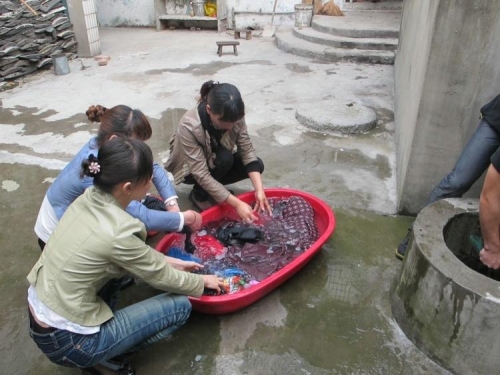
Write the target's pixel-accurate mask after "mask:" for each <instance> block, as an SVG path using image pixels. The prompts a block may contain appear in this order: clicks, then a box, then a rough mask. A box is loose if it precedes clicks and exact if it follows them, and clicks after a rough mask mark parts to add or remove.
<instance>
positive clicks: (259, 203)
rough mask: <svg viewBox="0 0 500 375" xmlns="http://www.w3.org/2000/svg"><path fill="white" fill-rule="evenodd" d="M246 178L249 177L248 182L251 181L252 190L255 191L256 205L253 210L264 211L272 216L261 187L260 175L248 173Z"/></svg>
mask: <svg viewBox="0 0 500 375" xmlns="http://www.w3.org/2000/svg"><path fill="white" fill-rule="evenodd" d="M248 177H250V181H252V185H253V188H254V189H255V201H256V203H255V207H254V208H253V210H254V211H256V212H259V211H265V212H268V213H269V215H272V210H271V206H269V202H268V200H267V197H266V193H265V192H264V187H263V185H262V175H261V174H260V173H259V172H250V173H249V174H248Z"/></svg>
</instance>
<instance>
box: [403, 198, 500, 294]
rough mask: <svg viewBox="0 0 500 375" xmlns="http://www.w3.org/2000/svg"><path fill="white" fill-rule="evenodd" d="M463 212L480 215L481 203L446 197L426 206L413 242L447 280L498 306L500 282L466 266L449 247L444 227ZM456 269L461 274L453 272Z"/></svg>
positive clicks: (420, 216) (416, 221) (414, 231)
mask: <svg viewBox="0 0 500 375" xmlns="http://www.w3.org/2000/svg"><path fill="white" fill-rule="evenodd" d="M464 213H472V214H475V213H477V214H479V200H478V199H473V198H447V199H443V200H440V201H437V202H435V203H433V204H430V205H428V206H426V207H425V208H423V209H422V211H421V212H420V213H419V215H418V216H417V218H416V220H415V223H414V225H413V233H414V241H415V242H416V243H417V244H418V246H419V249H420V253H421V254H422V256H424V257H425V258H426V260H427V261H428V263H429V265H431V266H432V267H433V268H435V269H436V271H438V272H439V273H441V274H442V275H443V276H444V277H446V278H448V279H449V280H452V281H453V283H455V284H456V285H459V286H460V287H462V288H465V289H467V290H470V291H471V292H473V293H475V294H477V295H479V296H481V297H483V298H485V299H487V300H490V301H492V302H496V303H499V302H500V282H498V281H496V280H493V279H491V278H489V277H487V276H485V275H482V274H480V273H479V272H476V271H474V270H472V269H471V268H469V267H467V266H466V265H465V264H464V263H462V262H461V261H460V260H459V259H458V257H457V256H456V255H455V254H454V253H453V251H452V250H451V249H449V248H448V246H447V245H446V242H445V239H444V228H445V226H446V225H447V224H448V222H449V221H450V220H451V219H453V218H454V217H456V216H458V215H460V214H464ZM431 218H432V220H430V219H431ZM436 239H438V241H435V240H436ZM457 269H460V272H458V273H457V272H454V271H456V270H457Z"/></svg>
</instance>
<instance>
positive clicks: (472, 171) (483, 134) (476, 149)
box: [427, 121, 500, 204]
mask: <svg viewBox="0 0 500 375" xmlns="http://www.w3.org/2000/svg"><path fill="white" fill-rule="evenodd" d="M498 147H500V134H499V133H498V132H497V131H496V130H494V129H493V128H492V127H491V126H490V125H488V123H487V122H486V121H481V122H480V123H479V126H478V128H477V130H476V131H475V133H474V135H473V136H472V138H471V139H470V140H469V142H467V144H466V145H465V147H464V148H463V150H462V152H461V153H460V156H459V157H458V160H457V163H456V164H455V168H453V170H452V171H451V173H449V174H448V175H446V176H445V177H444V178H443V179H442V180H441V182H440V183H439V184H438V185H437V186H436V187H435V188H434V189H433V190H432V192H431V194H430V196H429V200H428V202H427V204H431V203H433V202H436V201H438V200H440V199H444V198H459V197H461V196H462V195H464V194H465V193H466V192H467V191H468V190H469V189H470V188H471V186H472V185H473V184H474V182H476V181H477V180H478V179H479V177H481V175H482V174H483V173H484V171H485V170H486V169H487V168H488V166H489V165H490V158H491V156H492V155H493V154H494V153H495V151H496V150H497V148H498Z"/></svg>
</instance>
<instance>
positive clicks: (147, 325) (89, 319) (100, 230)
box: [28, 137, 223, 375]
mask: <svg viewBox="0 0 500 375" xmlns="http://www.w3.org/2000/svg"><path fill="white" fill-rule="evenodd" d="M82 167H83V170H84V175H86V176H88V177H91V178H93V180H94V184H93V186H92V187H90V188H88V189H86V190H85V192H84V193H83V194H82V195H81V196H80V197H78V198H77V199H76V200H75V201H74V202H73V203H72V204H71V205H70V206H69V208H68V209H67V210H66V212H65V214H64V216H63V217H62V218H61V220H60V221H59V223H58V225H57V226H56V228H55V230H54V232H53V234H52V235H51V236H50V238H49V240H48V242H47V245H46V247H45V250H44V251H43V252H42V255H41V257H40V259H39V260H38V262H37V263H36V264H35V266H34V267H33V269H32V270H31V272H30V274H29V275H28V281H29V283H30V287H29V289H28V304H29V315H30V336H31V337H32V338H33V340H34V341H35V342H36V344H37V345H38V347H39V348H40V349H41V350H42V352H43V353H44V354H45V355H46V356H47V357H48V358H49V359H50V360H51V361H52V362H54V363H56V364H59V365H62V366H68V367H80V368H84V371H85V373H87V374H128V375H130V374H133V373H134V371H133V370H132V369H131V368H130V367H129V366H125V365H124V364H118V363H117V362H116V361H110V360H111V359H114V358H116V356H119V355H120V356H124V355H127V354H129V353H132V352H135V351H138V350H139V349H142V348H143V347H145V346H147V345H149V344H152V343H154V342H156V341H159V340H162V339H165V338H167V337H169V336H170V335H171V334H172V333H173V332H174V331H175V330H176V329H178V328H179V327H181V326H182V325H183V324H184V323H185V322H186V320H187V319H188V317H189V314H190V312H191V304H190V303H189V300H188V299H187V297H186V296H185V295H190V296H195V297H199V296H201V294H202V293H203V289H204V288H209V289H215V290H216V291H217V292H220V287H221V286H222V285H223V279H222V278H218V277H217V276H215V275H197V274H192V273H190V271H193V270H199V269H200V268H203V266H202V265H200V264H198V263H195V262H187V261H179V262H178V263H177V264H175V265H174V266H172V265H171V264H170V262H169V261H168V260H167V259H166V257H165V256H164V255H163V254H161V253H160V252H158V251H155V250H154V249H152V248H151V247H149V246H148V245H147V244H145V243H144V241H145V239H146V228H145V226H144V224H143V223H142V222H141V221H140V220H138V219H135V218H133V217H132V216H131V215H129V214H128V213H127V212H126V211H125V209H126V208H127V207H128V205H129V204H130V202H131V201H133V200H137V199H140V198H142V197H143V196H144V195H145V194H146V192H147V191H148V189H149V188H150V187H151V178H152V175H153V155H152V153H151V149H150V148H149V147H148V146H147V145H146V144H145V143H144V142H142V141H140V140H136V139H124V138H121V137H117V138H114V139H111V140H109V141H108V142H106V143H105V144H104V145H103V146H102V147H101V148H100V149H99V157H98V158H96V157H95V156H94V155H90V156H89V158H88V159H86V160H84V161H83V163H82ZM125 272H128V273H130V274H132V275H134V276H136V277H138V278H140V279H142V280H144V281H145V282H147V283H148V284H150V285H151V286H153V287H154V288H156V289H159V290H164V291H168V292H172V293H175V294H168V293H166V294H160V295H157V296H155V297H152V298H149V299H147V300H144V301H141V302H138V303H136V304H134V305H131V306H127V307H125V308H123V309H120V310H118V311H114V310H115V309H114V307H115V305H114V302H115V301H114V300H111V298H110V299H107V298H105V297H103V296H102V294H101V293H100V292H99V291H100V290H102V289H103V287H105V286H107V285H109V283H110V282H111V280H112V279H113V278H116V277H120V276H122V275H123V274H124V273H125ZM111 285H115V287H116V290H115V291H114V293H107V296H110V297H111V296H113V297H114V296H116V294H117V293H118V292H119V287H120V286H119V285H116V283H115V284H113V283H112V284H111ZM113 368H115V371H112V370H111V369H113Z"/></svg>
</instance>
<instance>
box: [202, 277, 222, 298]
mask: <svg viewBox="0 0 500 375" xmlns="http://www.w3.org/2000/svg"><path fill="white" fill-rule="evenodd" d="M202 277H203V284H204V285H205V288H208V289H214V290H215V291H217V294H220V292H221V288H222V287H224V279H223V278H222V277H218V276H216V275H202Z"/></svg>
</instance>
